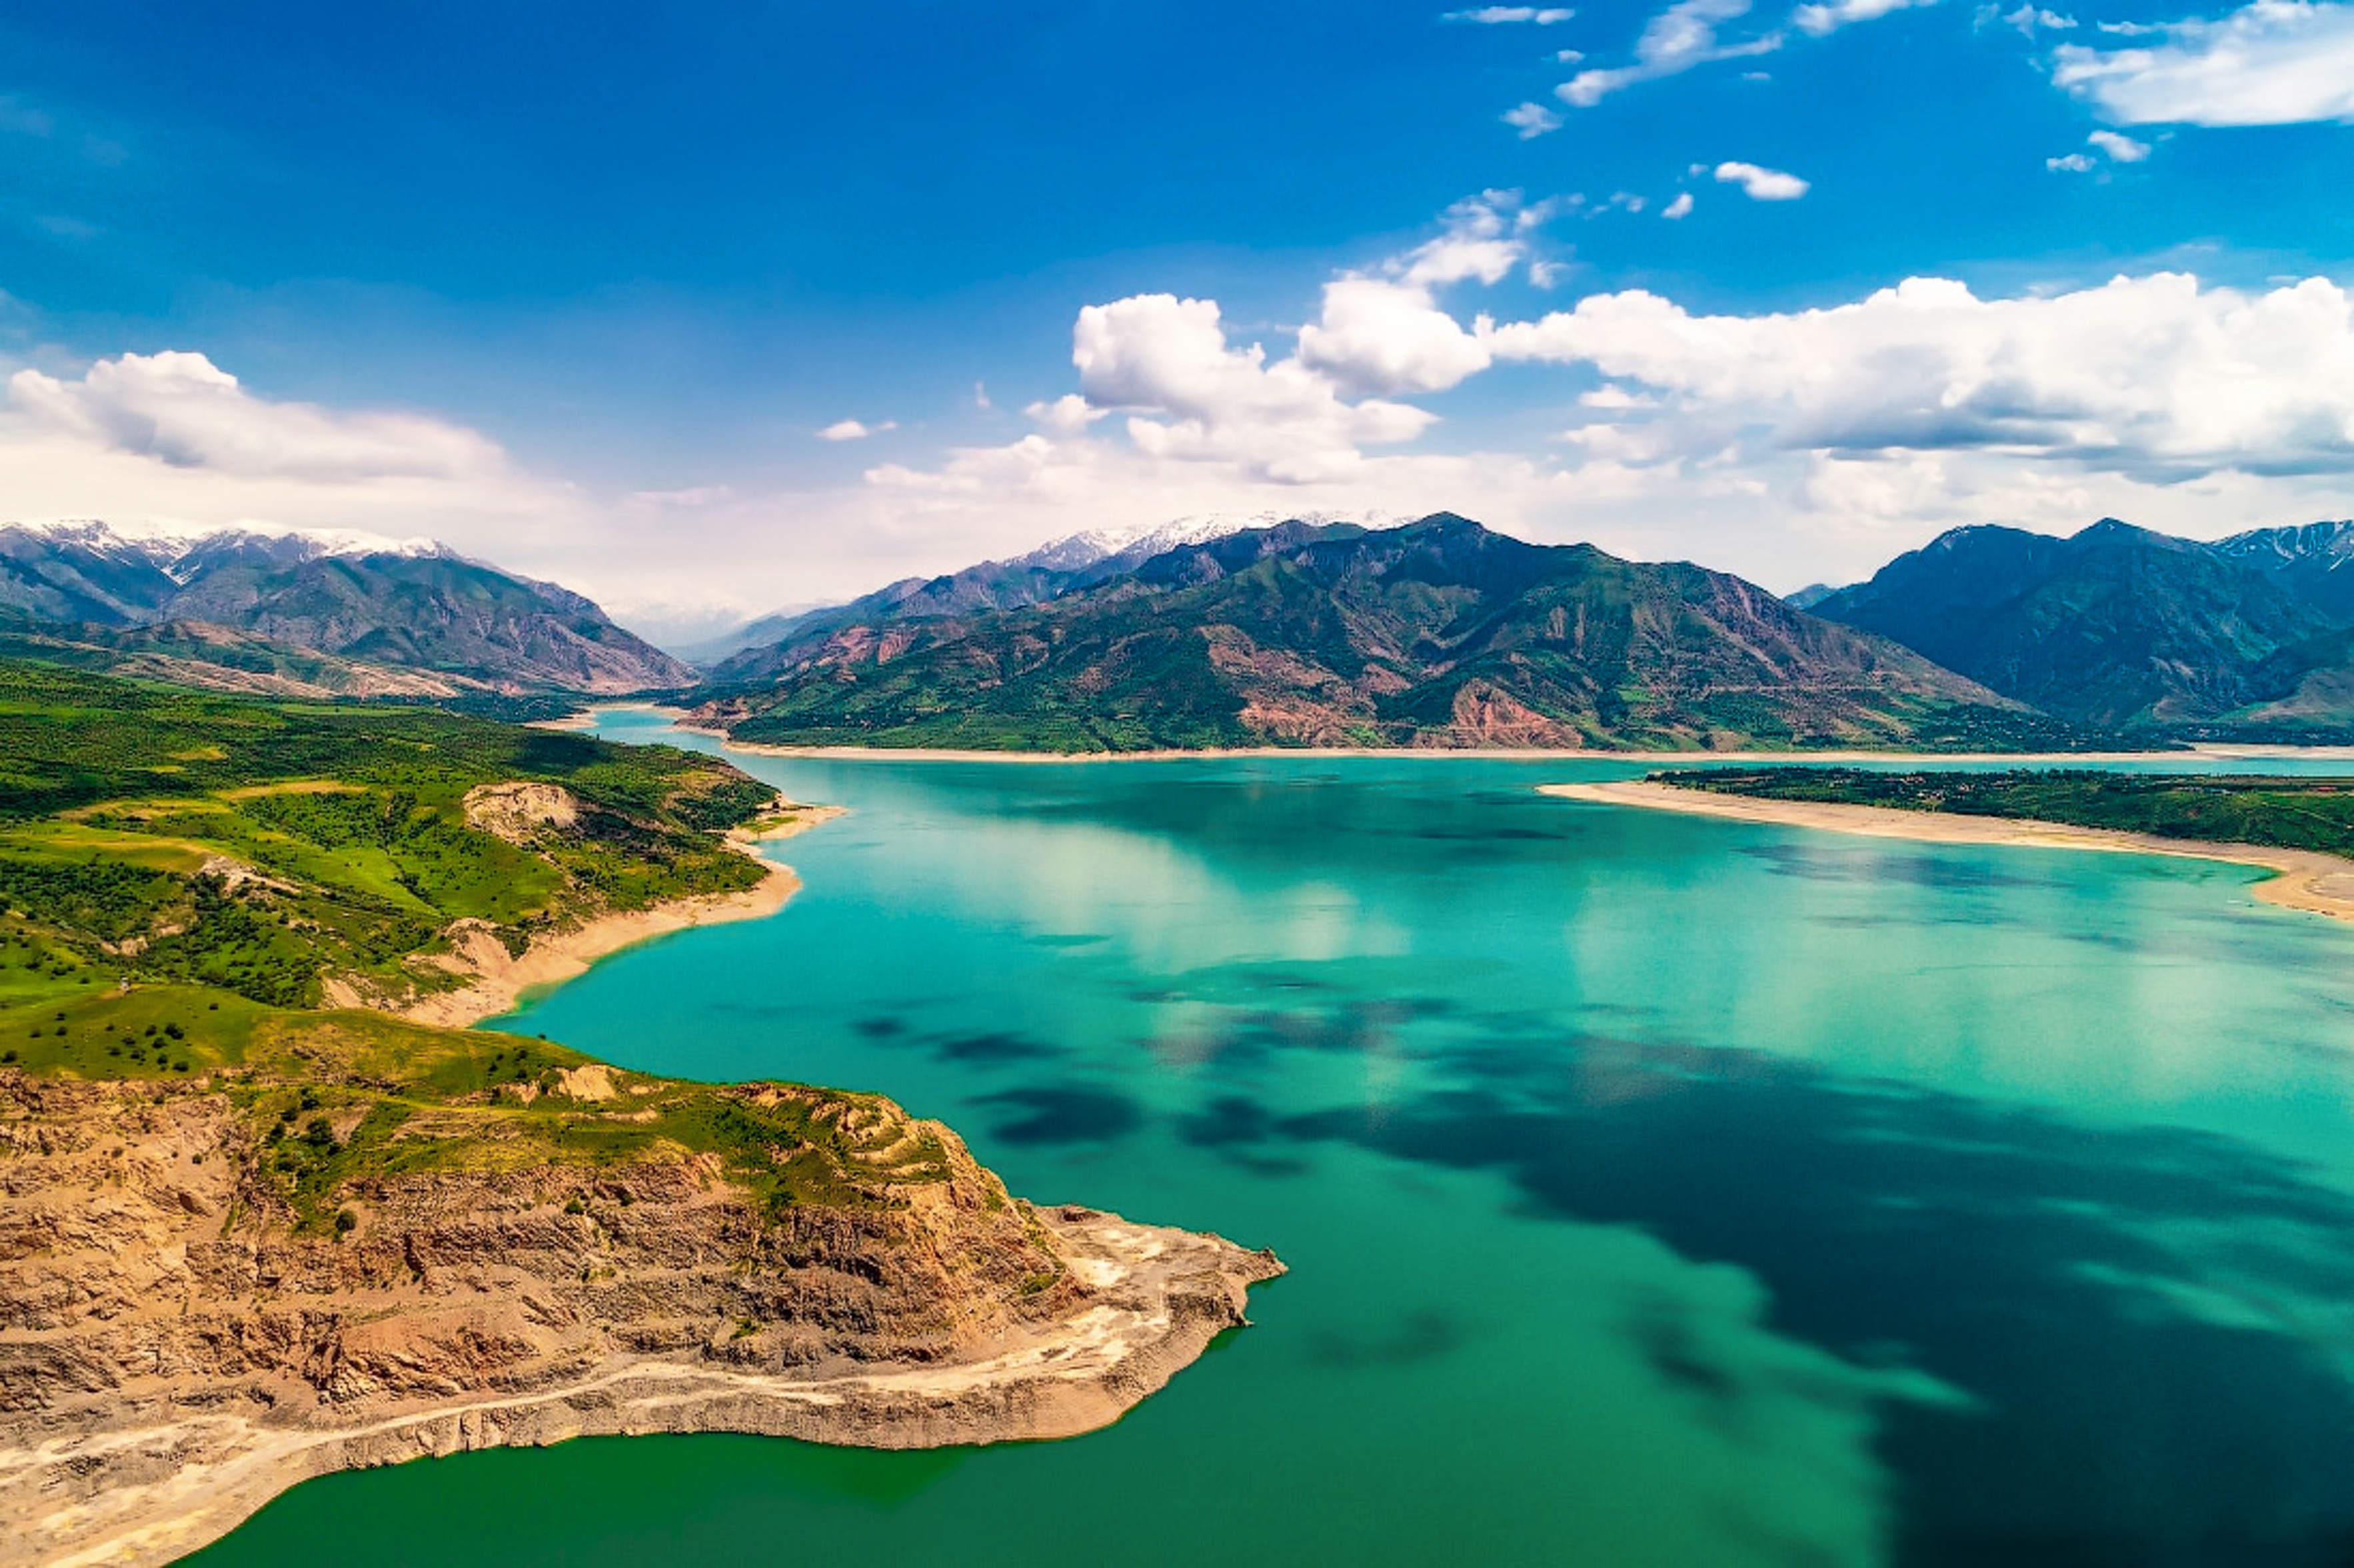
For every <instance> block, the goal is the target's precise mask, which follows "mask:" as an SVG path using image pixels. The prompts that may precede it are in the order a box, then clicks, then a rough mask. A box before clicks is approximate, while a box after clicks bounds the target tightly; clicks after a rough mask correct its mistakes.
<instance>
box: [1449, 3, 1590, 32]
mask: <svg viewBox="0 0 2354 1568" xmlns="http://www.w3.org/2000/svg"><path fill="white" fill-rule="evenodd" d="M1576 15H1577V13H1576V12H1575V11H1573V10H1569V9H1567V8H1565V7H1562V6H1557V5H1556V6H1547V7H1544V8H1542V9H1540V8H1539V7H1537V6H1534V5H1482V6H1480V7H1479V9H1478V10H1476V11H1449V12H1447V14H1446V15H1444V16H1440V17H1439V18H1438V19H1439V20H1440V21H1442V22H1473V23H1477V24H1479V25H1480V26H1489V27H1492V26H1498V25H1500V24H1502V23H1509V22H1531V23H1534V24H1535V25H1536V26H1540V27H1550V26H1553V24H1554V23H1556V22H1566V21H1568V20H1569V19H1570V18H1571V17H1572V16H1576Z"/></svg>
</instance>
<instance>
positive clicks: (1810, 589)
mask: <svg viewBox="0 0 2354 1568" xmlns="http://www.w3.org/2000/svg"><path fill="white" fill-rule="evenodd" d="M1837 592H1839V589H1837V588H1833V587H1831V586H1830V585H1829V583H1808V585H1807V586H1806V587H1804V588H1800V589H1799V590H1798V591H1797V592H1796V593H1786V594H1784V595H1783V596H1782V602H1783V603H1784V604H1787V605H1788V606H1789V607H1790V608H1791V609H1814V608H1815V606H1817V605H1819V604H1820V603H1822V602H1823V600H1825V599H1829V598H1830V597H1831V595H1833V594H1835V593H1837Z"/></svg>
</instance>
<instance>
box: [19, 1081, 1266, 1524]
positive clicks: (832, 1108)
mask: <svg viewBox="0 0 2354 1568" xmlns="http://www.w3.org/2000/svg"><path fill="white" fill-rule="evenodd" d="M474 1038H477V1039H480V1038H483V1037H481V1036H476V1037H474ZM541 1081H545V1082H546V1084H547V1085H548V1086H549V1087H548V1089H547V1091H546V1093H545V1094H544V1095H543V1094H542V1093H541V1091H540V1087H539V1083H540V1081H534V1082H530V1083H525V1084H523V1085H520V1086H506V1087H504V1088H502V1089H500V1090H499V1091H498V1092H497V1093H495V1094H493V1095H492V1096H491V1097H490V1098H489V1100H488V1101H487V1102H485V1103H483V1104H482V1107H481V1108H482V1109H484V1110H486V1111H491V1112H501V1113H503V1112H504V1110H505V1109H506V1108H507V1107H513V1106H515V1105H516V1104H518V1103H527V1105H528V1111H529V1113H530V1114H528V1115H525V1114H523V1113H521V1112H518V1113H516V1114H514V1115H513V1116H509V1117H504V1119H505V1120H512V1121H514V1123H515V1124H516V1125H517V1126H519V1127H520V1126H524V1124H525V1123H526V1122H527V1123H528V1127H527V1128H525V1131H522V1132H518V1133H515V1134H514V1136H508V1135H507V1134H506V1132H505V1131H504V1129H503V1126H502V1121H503V1116H502V1115H501V1114H493V1115H491V1116H489V1117H488V1118H487V1120H486V1121H485V1126H484V1128H482V1131H481V1132H480V1133H479V1134H478V1135H470V1137H469V1139H468V1141H467V1142H466V1144H465V1145H464V1148H463V1158H458V1159H453V1158H451V1149H452V1145H451V1142H450V1141H449V1134H450V1131H451V1128H450V1127H449V1126H446V1125H439V1124H436V1123H435V1122H434V1120H433V1118H432V1117H431V1116H429V1115H428V1116H415V1115H412V1116H411V1117H410V1119H409V1120H408V1121H406V1122H403V1123H402V1124H401V1125H400V1127H399V1128H398V1129H397V1130H396V1132H395V1134H394V1135H393V1136H391V1137H390V1138H388V1139H380V1140H379V1141H377V1142H370V1141H369V1140H370V1139H371V1138H374V1137H375V1136H376V1134H375V1133H372V1132H370V1131H369V1130H368V1129H369V1128H378V1129H379V1130H380V1128H381V1126H382V1123H383V1119H384V1118H383V1117H382V1114H381V1107H380V1105H378V1104H372V1103H371V1102H368V1101H366V1099H352V1098H350V1097H348V1096H336V1097H330V1098H329V1099H328V1100H327V1101H325V1102H323V1103H322V1104H321V1107H320V1109H319V1112H318V1114H316V1115H315V1116H314V1117H313V1120H312V1125H311V1129H310V1131H309V1132H308V1133H307V1134H301V1133H298V1134H297V1135H296V1137H295V1138H293V1139H288V1138H286V1135H285V1132H284V1130H283V1128H285V1127H288V1126H292V1123H293V1121H294V1119H295V1118H293V1117H291V1116H282V1117H281V1118H280V1119H279V1121H278V1122H276V1123H273V1122H272V1121H271V1119H270V1115H271V1113H270V1105H271V1104H272V1103H273V1102H272V1100H271V1096H272V1095H273V1094H275V1093H277V1092H278V1091H277V1090H276V1089H274V1088H273V1087H272V1086H270V1085H267V1084H263V1083H260V1082H258V1081H256V1080H253V1079H251V1078H249V1077H245V1076H241V1075H238V1074H235V1073H227V1074H221V1075H215V1076H213V1077H209V1078H207V1079H203V1080H200V1081H197V1082H195V1083H186V1082H181V1083H173V1084H157V1083H143V1082H133V1081H125V1082H114V1083H84V1082H75V1081H70V1080H55V1079H40V1078H34V1077H30V1076H27V1075H23V1074H20V1073H17V1072H15V1071H13V1070H0V1521H5V1525H6V1527H7V1528H6V1529H5V1532H0V1560H8V1561H33V1560H36V1559H39V1560H44V1561H58V1562H93V1563H94V1562H122V1563H150V1562H163V1561H166V1560H168V1559H170V1558H172V1557H175V1556H176V1555H178V1554H180V1553H182V1552H186V1551H188V1550H191V1549H192V1548H194V1547H196V1546H197V1545H200V1544H201V1543H203V1542H205V1541H207V1540H209V1539H212V1538H213V1537H215V1536H217V1535H218V1534H220V1533H221V1532H223V1531H226V1530H228V1528H230V1527H231V1526H233V1525H234V1524H235V1523H236V1522H237V1521H238V1520H240V1519H242V1518H244V1517H245V1516H246V1515H247V1514H249V1513H250V1512H251V1511H252V1510H254V1509H256V1508H258V1507H259V1506H260V1504H261V1503H263V1502H265V1501H267V1500H268V1499H269V1498H270V1497H271V1496H273V1495H275V1494H276V1493H277V1492H278V1491H280V1490H282V1489H284V1488H285V1487H287V1486H289V1485H292V1483H294V1482H295V1481H298V1480H300V1479H302V1478H306V1477H308V1476H312V1475H316V1474H321V1473H323V1472H326V1471H330V1470H334V1469H338V1468H345V1467H353V1466H359V1465H372V1464H381V1463H388V1462H392V1461H395V1460H398V1459H402V1458H406V1457H412V1456H415V1455H419V1454H428V1453H437V1454H438V1453H447V1452H451V1451H453V1450H458V1449H464V1448H472V1447H482V1446H495V1445H500V1444H514V1443H546V1442H553V1441H557V1440H559V1439H561V1438H564V1437H568V1436H576V1435H579V1434H583V1433H613V1432H647V1431H666V1432H680V1431H708V1430H727V1431H747V1432H766V1433H777V1434H783V1435H790V1436H799V1437H806V1438H815V1439H820V1440H823V1441H830V1442H843V1443H856V1444H864V1445H870V1446H926V1445H931V1444H938V1443H949V1442H987V1441H995V1440H1001V1439H1008V1438H1036V1437H1052V1436H1066V1435H1069V1434H1072V1433H1076V1432H1080V1431H1085V1430H1087V1429H1089V1428H1091V1427H1094V1426H1097V1425H1103V1424H1105V1423H1107V1422H1108V1421H1110V1420H1112V1419H1114V1418H1115V1417H1116V1416H1117V1415H1118V1414H1119V1413H1120V1412H1121V1411H1123V1410H1125V1409H1126V1408H1127V1407H1128V1406H1129V1404H1133V1403H1134V1402H1135V1401H1136V1400H1138V1399H1140V1398H1141V1397H1142V1396H1143V1395H1144V1394H1146V1393H1150V1392H1151V1391H1152V1390H1153V1389H1156V1388H1158V1387H1159V1386H1160V1385H1161V1383H1163V1382H1165V1381H1166V1380H1167V1378H1168V1377H1169V1376H1170V1375H1171V1374H1172V1372H1174V1371H1175V1370H1176V1369H1177V1368H1179V1367H1181V1366H1182V1365H1183V1364H1184V1363H1185V1362H1187V1361H1190V1360H1192V1359H1193V1356H1194V1355H1196V1354H1197V1353H1199V1351H1201V1349H1202V1348H1203V1347H1204V1345H1205V1344H1206V1343H1207V1342H1208V1341H1209V1340H1210V1339H1211V1338H1212V1337H1213V1336H1214V1335H1215V1334H1216V1333H1217V1332H1218V1331H1219V1330H1223V1329H1225V1328H1228V1327H1231V1326H1234V1325H1236V1324H1239V1323H1241V1322H1242V1321H1243V1317H1242V1308H1243V1292H1244V1287H1245V1286H1246V1284H1248V1283H1250V1282H1252V1281H1254V1280H1258V1279H1264V1278H1267V1277H1270V1276H1272V1275H1274V1274H1277V1273H1279V1272H1280V1271H1281V1266H1280V1265H1278V1264H1277V1263H1276V1262H1275V1260H1274V1259H1273V1258H1272V1257H1271V1256H1269V1255H1266V1254H1254V1253H1248V1252H1246V1251H1244V1250H1243V1249H1241V1248H1239V1247H1236V1246H1235V1245H1232V1244H1229V1243H1226V1242H1225V1241H1222V1240H1219V1239H1218V1238H1215V1237H1212V1236H1202V1235H1193V1234H1187V1233H1183V1232H1177V1231H1167V1230H1157V1229H1151V1228H1148V1227H1144V1226H1136V1225H1129V1224H1126V1223H1124V1222H1121V1221H1119V1220H1118V1219H1116V1218H1113V1217H1111V1216H1108V1215H1103V1214H1097V1213H1091V1212H1089V1211H1086V1210H1080V1209H1034V1208H1032V1207H1031V1206H1030V1205H1028V1204H1026V1203H1023V1202H1018V1201H1016V1200H1013V1199H1012V1198H1010V1197H1009V1196H1008V1195H1007V1194H1006V1192H1005V1191H1004V1189H1003V1187H1002V1184H1000V1183H999V1182H998V1181H997V1180H996V1178H995V1177H993V1176H991V1174H989V1173H988V1172H987V1171H983V1170H982V1169H981V1167H980V1166H978V1165H977V1164H975V1163H974V1161H973V1160H972V1159H971V1157H970V1155H969V1154H968V1153H967V1152H966V1150H964V1148H963V1146H962V1145H961V1144H960V1142H958V1141H957V1139H955V1137H954V1136H953V1135H952V1134H950V1133H949V1131H948V1130H947V1129H946V1128H941V1127H939V1126H938V1125H937V1124H932V1123H926V1122H918V1121H915V1120H913V1119H911V1118H908V1117H907V1115H906V1114H905V1113H904V1112H902V1111H901V1110H900V1109H899V1108H898V1107H896V1106H894V1105H892V1104H890V1102H888V1101H884V1100H877V1099H872V1098H867V1097H841V1096H834V1095H831V1094H829V1093H828V1092H826V1091H822V1090H814V1089H803V1088H798V1087H789V1086H757V1085H756V1086H743V1087H740V1088H736V1089H728V1090H716V1091H715V1090H701V1089H695V1090H693V1091H692V1093H693V1094H694V1095H695V1096H699V1097H700V1098H698V1099H695V1100H692V1101H688V1100H681V1099H678V1098H677V1097H676V1093H674V1091H676V1092H685V1086H668V1085H664V1084H663V1082H662V1081H661V1080H647V1079H641V1078H638V1077H637V1076H636V1075H625V1074H619V1073H616V1072H614V1071H612V1070H610V1069H607V1068H604V1067H602V1066H599V1065H582V1066H577V1067H573V1068H569V1069H567V1070H565V1071H563V1072H561V1073H559V1074H556V1075H552V1076H549V1077H546V1079H544V1080H541ZM360 1087H362V1088H365V1087H366V1084H365V1082H364V1081H361V1082H360ZM475 1098H476V1100H478V1101H480V1100H481V1099H482V1097H480V1096H477V1097H475ZM655 1107H661V1108H660V1109H659V1110H657V1109H656V1108H655ZM682 1107H684V1109H682ZM697 1107H700V1108H697ZM465 1108H469V1107H452V1110H453V1112H454V1111H458V1110H463V1109H465ZM787 1113H790V1115H791V1116H793V1117H798V1118H801V1123H800V1124H801V1125H806V1126H807V1127H808V1128H810V1129H811V1131H810V1137H809V1139H808V1140H807V1146H805V1147H803V1148H801V1149H789V1148H784V1147H781V1146H769V1147H766V1148H765V1150H763V1151H762V1152H763V1158H765V1159H767V1160H770V1161H773V1162H775V1163H776V1165H777V1166H778V1168H779V1170H793V1171H803V1167H802V1166H801V1165H799V1164H797V1163H796V1162H797V1161H805V1160H807V1159H808V1158H810V1157H811V1152H812V1147H813V1146H814V1145H816V1144H820V1143H822V1144H824V1145H825V1146H826V1147H827V1148H829V1149H832V1150H837V1151H840V1152H839V1157H838V1162H837V1166H836V1167H835V1168H833V1171H832V1176H831V1177H830V1178H829V1181H830V1185H829V1186H828V1187H827V1191H828V1192H830V1194H831V1195H830V1196H828V1197H826V1198H824V1199H822V1200H812V1199H811V1197H809V1196H808V1193H809V1192H810V1191H811V1187H810V1184H809V1182H808V1181H806V1180H804V1181H801V1182H800V1183H799V1185H798V1187H787V1188H785V1189H782V1190H781V1192H782V1195H780V1191H779V1190H777V1189H771V1190H769V1191H765V1192H763V1191H758V1190H757V1188H758V1183H757V1182H754V1181H748V1179H747V1178H746V1176H745V1173H744V1172H745V1169H746V1168H745V1166H744V1164H743V1160H742V1157H741V1151H740V1150H739V1151H737V1152H736V1153H734V1154H724V1153H721V1152H716V1151H713V1150H708V1149H706V1150H700V1151H698V1150H694V1149H692V1148H690V1147H688V1146H687V1144H686V1143H684V1142H682V1141H677V1140H674V1139H669V1138H652V1139H638V1140H636V1141H634V1142H631V1141H629V1140H628V1139H626V1138H623V1139H621V1141H620V1142H619V1143H616V1142H615V1141H614V1139H616V1138H618V1137H620V1135H622V1134H625V1133H627V1132H629V1131H630V1130H631V1129H632V1128H634V1127H635V1126H636V1125H637V1124H639V1123H641V1122H644V1123H651V1122H652V1121H653V1119H654V1118H656V1117H657V1116H658V1115H659V1116H662V1117H664V1118H671V1119H670V1120H668V1121H665V1122H664V1123H663V1125H664V1126H673V1125H675V1126H684V1125H686V1124H687V1123H686V1121H683V1120H680V1119H679V1118H682V1117H686V1118H690V1119H691V1118H695V1117H700V1118H703V1119H704V1121H705V1122H707V1123H708V1124H710V1125H713V1126H715V1127H721V1128H725V1126H726V1124H727V1123H728V1121H729V1119H730V1118H739V1119H741V1120H743V1121H745V1122H746V1124H747V1125H751V1124H754V1123H759V1124H760V1125H773V1124H775V1123H776V1121H777V1118H779V1117H783V1116H785V1115H787ZM372 1116H373V1117H375V1118H376V1119H375V1120H371V1119H370V1118H371V1117H372ZM551 1118H553V1119H551ZM761 1118H767V1119H766V1121H762V1119H761ZM304 1139H307V1141H308V1143H309V1144H310V1145H313V1146H315V1150H316V1157H317V1159H318V1160H322V1161H323V1163H322V1164H320V1165H319V1166H318V1169H319V1170H323V1171H328V1172H329V1175H328V1176H327V1177H325V1178H318V1177H314V1176H313V1175H308V1174H302V1172H307V1171H311V1170H312V1169H313V1168H312V1167H310V1166H304V1165H302V1164H301V1163H300V1161H296V1162H295V1163H293V1164H292V1165H291V1166H290V1164H289V1160H292V1158H293V1157H292V1156H287V1155H284V1154H282V1153H281V1154H279V1155H273V1152H272V1150H273V1147H276V1148H279V1149H281V1150H282V1149H283V1148H285V1147H287V1146H288V1145H291V1144H294V1143H297V1142H301V1141H303V1140H304ZM551 1140H552V1144H553V1147H554V1148H555V1149H557V1150H558V1151H559V1152H557V1153H555V1154H553V1155H551V1154H550V1153H549V1152H547V1150H548V1149H549V1147H550V1145H551ZM574 1146H577V1147H578V1150H579V1152H578V1153H577V1154H567V1153H564V1152H561V1151H562V1150H565V1149H567V1148H569V1147H574ZM363 1148H365V1149H366V1150H369V1152H370V1157H369V1158H368V1159H366V1160H356V1159H355V1158H353V1157H344V1156H339V1153H338V1151H341V1150H360V1149H363ZM302 1158H303V1159H312V1158H313V1154H312V1153H305V1154H304V1155H303V1156H302ZM339 1158H341V1160H342V1162H341V1164H340V1165H338V1164H337V1163H336V1161H337V1160H338V1159H339ZM290 1169H292V1170H294V1171H297V1172H298V1174H297V1175H296V1176H295V1177H294V1178H293V1179H292V1185H290V1181H289V1178H288V1177H287V1175H286V1171H288V1170H290ZM803 1174H804V1175H805V1174H806V1171H803ZM290 1193H291V1194H292V1197H291V1198H290ZM796 1193H798V1194H799V1195H796Z"/></svg>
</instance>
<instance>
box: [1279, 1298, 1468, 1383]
mask: <svg viewBox="0 0 2354 1568" xmlns="http://www.w3.org/2000/svg"><path fill="white" fill-rule="evenodd" d="M1467 1338H1469V1336H1468V1335H1467V1334H1466V1333H1465V1332H1464V1329H1463V1325H1462V1322H1461V1321H1460V1320H1459V1319H1457V1318H1455V1317H1454V1316H1453V1315H1452V1314H1449V1313H1447V1312H1444V1311H1441V1310H1439V1309H1438V1308H1420V1309H1418V1310H1416V1311H1411V1312H1407V1313H1405V1315H1404V1316H1403V1317H1401V1318H1400V1319H1398V1320H1397V1322H1396V1324H1395V1325H1394V1326H1393V1327H1391V1328H1389V1329H1388V1330H1384V1331H1383V1332H1380V1333H1377V1334H1364V1333H1357V1332H1351V1331H1347V1330H1338V1329H1319V1330H1313V1331H1312V1332H1310V1334H1309V1336H1308V1342H1307V1356H1308V1360H1309V1361H1312V1362H1315V1363H1316V1364H1318V1365H1320V1366H1328V1367H1337V1368H1339V1369H1341V1370H1342V1371H1344V1372H1357V1371H1362V1370H1364V1369H1366V1368H1391V1367H1401V1366H1412V1365H1414V1364H1415V1363H1416V1362H1417V1361H1437V1360H1438V1359H1439V1358H1441V1357H1443V1356H1449V1355H1452V1354H1454V1353H1455V1352H1456V1351H1458V1350H1459V1349H1461V1348H1462V1345H1463V1342H1464V1340H1466V1339H1467Z"/></svg>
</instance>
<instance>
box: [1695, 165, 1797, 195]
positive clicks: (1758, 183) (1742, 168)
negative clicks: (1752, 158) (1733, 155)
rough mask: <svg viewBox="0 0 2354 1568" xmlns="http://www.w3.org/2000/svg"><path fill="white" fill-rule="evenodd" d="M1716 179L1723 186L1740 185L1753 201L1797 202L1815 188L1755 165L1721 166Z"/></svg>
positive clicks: (1780, 172) (1795, 176)
mask: <svg viewBox="0 0 2354 1568" xmlns="http://www.w3.org/2000/svg"><path fill="white" fill-rule="evenodd" d="M1716 177H1717V180H1718V182H1719V183H1721V184H1723V185H1739V186H1740V187H1741V190H1742V194H1743V195H1744V196H1748V198H1749V199H1750V200H1751V201H1796V200H1797V199H1798V198H1799V197H1800V196H1805V195H1806V194H1807V193H1808V191H1809V190H1812V189H1813V188H1814V187H1813V185H1810V184H1808V182H1807V181H1805V180H1802V179H1800V178H1799V177H1798V176H1797V175H1788V174H1784V173H1783V172H1782V171H1781V170H1779V169H1767V168H1761V167H1759V166H1758V165H1757V164H1717V166H1716Z"/></svg>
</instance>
